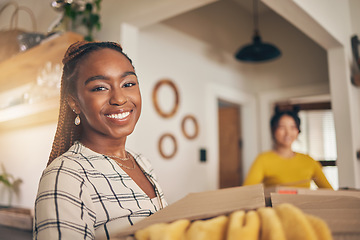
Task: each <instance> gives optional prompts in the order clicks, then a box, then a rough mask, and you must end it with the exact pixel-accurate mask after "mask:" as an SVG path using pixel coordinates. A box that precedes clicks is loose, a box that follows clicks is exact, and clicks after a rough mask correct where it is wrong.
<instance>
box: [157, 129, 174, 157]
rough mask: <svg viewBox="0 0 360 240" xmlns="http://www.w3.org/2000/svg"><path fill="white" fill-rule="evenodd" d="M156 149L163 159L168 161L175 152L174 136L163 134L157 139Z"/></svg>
mask: <svg viewBox="0 0 360 240" xmlns="http://www.w3.org/2000/svg"><path fill="white" fill-rule="evenodd" d="M158 148H159V152H160V155H161V156H162V157H163V158H165V159H170V158H172V157H174V156H175V154H176V152H177V142H176V139H175V137H174V135H172V134H170V133H165V134H163V135H162V136H161V137H160V139H159V144H158Z"/></svg>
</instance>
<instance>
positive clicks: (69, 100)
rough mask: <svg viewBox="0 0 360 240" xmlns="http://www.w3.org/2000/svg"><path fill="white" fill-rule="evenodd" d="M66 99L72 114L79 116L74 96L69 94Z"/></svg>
mask: <svg viewBox="0 0 360 240" xmlns="http://www.w3.org/2000/svg"><path fill="white" fill-rule="evenodd" d="M66 98H67V103H68V105H69V107H70V108H71V109H72V110H73V112H74V113H75V114H80V112H81V110H80V108H79V104H78V101H77V99H76V98H75V97H74V96H72V95H71V94H69V95H67V97H66Z"/></svg>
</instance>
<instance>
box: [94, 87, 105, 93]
mask: <svg viewBox="0 0 360 240" xmlns="http://www.w3.org/2000/svg"><path fill="white" fill-rule="evenodd" d="M105 90H107V88H106V87H95V88H93V89H91V91H92V92H99V91H105Z"/></svg>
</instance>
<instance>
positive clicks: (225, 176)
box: [218, 100, 243, 188]
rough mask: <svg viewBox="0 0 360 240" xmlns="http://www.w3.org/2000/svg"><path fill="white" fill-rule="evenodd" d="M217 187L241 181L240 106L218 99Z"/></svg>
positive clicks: (233, 185) (240, 182) (238, 183)
mask: <svg viewBox="0 0 360 240" xmlns="http://www.w3.org/2000/svg"><path fill="white" fill-rule="evenodd" d="M218 117H219V181H220V182H219V187H220V188H228V187H236V186H241V185H242V182H243V174H242V172H243V164H242V152H243V151H242V131H241V122H240V121H241V106H240V105H238V104H234V103H230V102H227V101H224V100H218Z"/></svg>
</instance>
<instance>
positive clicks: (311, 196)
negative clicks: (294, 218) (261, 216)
mask: <svg viewBox="0 0 360 240" xmlns="http://www.w3.org/2000/svg"><path fill="white" fill-rule="evenodd" d="M265 195H266V197H267V196H269V195H270V200H271V205H272V206H277V205H279V204H282V203H291V204H293V205H295V206H297V207H298V208H300V209H301V210H302V211H303V212H305V213H308V214H311V215H314V216H318V217H320V218H322V219H323V220H324V221H326V222H327V224H328V226H329V228H330V229H331V232H332V234H333V238H334V240H345V239H346V240H352V239H353V240H355V239H360V191H348V190H339V191H333V190H323V189H318V190H310V189H305V188H292V187H274V188H272V189H266V190H265Z"/></svg>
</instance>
